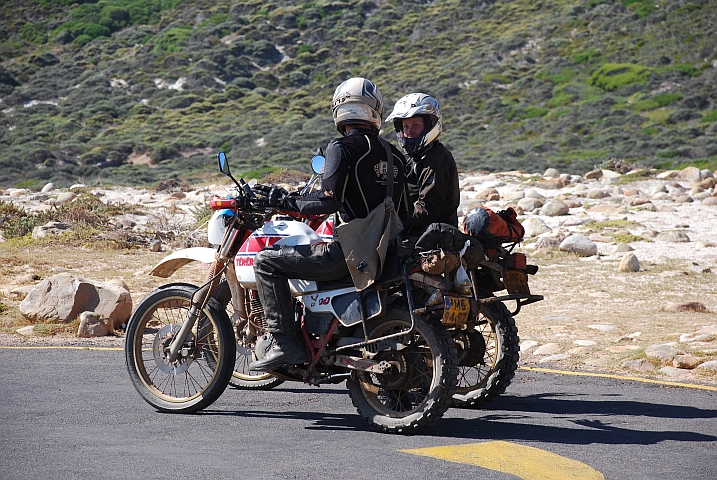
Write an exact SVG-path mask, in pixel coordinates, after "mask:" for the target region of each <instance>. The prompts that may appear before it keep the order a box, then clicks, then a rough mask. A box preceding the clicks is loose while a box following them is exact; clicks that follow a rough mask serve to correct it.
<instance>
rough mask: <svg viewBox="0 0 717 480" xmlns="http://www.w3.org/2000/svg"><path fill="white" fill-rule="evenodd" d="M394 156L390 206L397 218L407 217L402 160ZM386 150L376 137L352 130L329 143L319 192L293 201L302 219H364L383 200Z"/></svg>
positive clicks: (384, 193) (396, 154)
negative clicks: (334, 216) (331, 215)
mask: <svg viewBox="0 0 717 480" xmlns="http://www.w3.org/2000/svg"><path fill="white" fill-rule="evenodd" d="M391 151H392V152H393V177H394V186H393V203H394V205H395V206H396V212H398V214H399V217H401V218H402V219H403V218H405V217H406V216H407V214H408V197H407V193H406V189H405V180H404V179H405V162H406V161H405V159H404V158H403V155H401V153H400V152H399V151H398V150H397V149H396V148H395V147H394V146H393V145H391ZM386 167H387V163H386V149H385V148H384V146H383V143H382V142H381V140H380V139H379V137H378V135H376V134H375V133H372V132H371V131H369V130H360V129H352V130H349V131H348V132H347V134H346V136H344V137H340V138H337V139H335V140H332V141H331V142H329V145H328V147H326V163H325V166H324V176H323V179H322V181H321V190H320V191H318V192H312V193H309V194H307V195H304V196H302V197H298V198H296V199H295V200H296V206H297V209H298V210H299V212H301V213H303V214H305V215H312V214H321V213H333V212H336V211H339V212H340V214H341V219H342V220H343V221H344V222H348V221H350V220H352V219H354V218H364V217H366V215H368V213H369V212H370V211H371V210H373V209H374V208H375V207H376V206H378V205H379V204H381V203H382V202H383V199H384V198H386V179H387V175H386V173H387V172H386V170H387V168H386Z"/></svg>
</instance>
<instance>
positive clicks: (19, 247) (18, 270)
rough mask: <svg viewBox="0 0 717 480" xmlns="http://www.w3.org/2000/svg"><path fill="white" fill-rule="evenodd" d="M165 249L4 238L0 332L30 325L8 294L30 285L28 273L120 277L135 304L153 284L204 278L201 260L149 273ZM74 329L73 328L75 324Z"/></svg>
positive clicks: (0, 265)
mask: <svg viewBox="0 0 717 480" xmlns="http://www.w3.org/2000/svg"><path fill="white" fill-rule="evenodd" d="M168 253H169V252H167V251H162V252H151V251H149V250H148V249H138V248H134V249H130V250H117V249H107V248H102V246H101V244H99V245H98V244H93V245H90V246H89V247H88V246H78V245H74V246H73V245H63V244H61V245H57V244H54V245H53V246H52V247H51V248H50V243H49V241H47V242H44V243H33V244H19V242H5V243H3V247H2V248H1V249H0V285H1V286H2V290H0V302H2V303H3V304H4V305H6V308H5V309H4V310H3V311H0V332H2V333H14V332H15V331H16V330H17V328H19V327H23V326H26V325H30V322H28V321H27V320H26V319H25V318H24V317H23V316H22V315H21V314H20V311H19V305H20V301H19V299H18V298H16V297H14V296H12V295H10V293H9V292H10V291H12V290H13V289H15V288H17V287H22V286H26V285H32V284H35V283H37V282H38V281H37V280H35V281H33V280H32V279H31V275H35V276H37V277H39V278H40V279H45V278H48V277H51V276H53V275H57V274H58V273H61V272H70V273H73V274H75V275H78V276H80V277H84V278H86V279H88V280H95V281H99V282H106V281H109V280H113V279H121V280H122V281H123V282H124V283H125V284H126V285H127V286H128V287H129V290H130V293H131V295H132V301H133V303H134V304H135V305H137V304H138V303H139V302H140V301H141V299H142V297H144V296H145V295H146V294H147V293H149V292H150V291H151V290H153V289H154V288H157V287H158V286H160V285H163V284H165V283H169V282H180V281H184V282H190V283H195V284H197V283H200V282H201V281H202V279H203V278H204V270H203V265H199V264H190V265H187V266H186V267H184V268H182V269H181V270H180V271H179V272H178V273H177V274H176V275H175V276H174V277H172V278H170V279H165V278H158V277H152V276H149V275H147V272H149V271H150V270H151V268H152V267H153V266H154V265H156V264H157V263H158V262H159V261H160V260H161V259H162V258H164V257H165V256H166V255H167V254H168ZM65 327H67V325H63V326H62V327H60V328H59V331H58V329H54V330H53V329H52V328H50V327H42V328H41V329H40V330H39V332H38V333H41V332H42V331H45V332H46V333H47V334H57V333H63V330H66V328H65ZM70 330H71V331H72V332H73V333H76V332H77V325H75V326H74V330H73V329H72V328H70Z"/></svg>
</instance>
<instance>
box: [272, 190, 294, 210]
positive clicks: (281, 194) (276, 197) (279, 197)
mask: <svg viewBox="0 0 717 480" xmlns="http://www.w3.org/2000/svg"><path fill="white" fill-rule="evenodd" d="M288 196H289V192H287V191H286V190H285V189H283V188H281V187H271V190H269V194H268V195H267V199H268V200H269V206H270V207H273V208H279V209H281V208H283V207H284V199H285V198H286V197H288Z"/></svg>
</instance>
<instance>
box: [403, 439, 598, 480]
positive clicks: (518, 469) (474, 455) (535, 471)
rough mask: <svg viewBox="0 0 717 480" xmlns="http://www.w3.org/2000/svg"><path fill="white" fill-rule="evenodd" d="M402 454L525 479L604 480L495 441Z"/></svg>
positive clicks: (555, 458)
mask: <svg viewBox="0 0 717 480" xmlns="http://www.w3.org/2000/svg"><path fill="white" fill-rule="evenodd" d="M399 451H400V452H404V453H410V454H412V455H421V456H424V457H432V458H438V459H440V460H447V461H449V462H456V463H465V464H468V465H476V466H479V467H483V468H487V469H489V470H495V471H498V472H503V473H508V474H510V475H515V476H516V477H519V478H522V479H524V480H567V479H570V480H604V479H605V476H604V475H603V474H602V473H600V472H598V471H597V470H595V469H593V468H592V467H590V466H589V465H585V464H584V463H581V462H578V461H576V460H571V459H569V458H566V457H562V456H560V455H557V454H555V453H552V452H548V451H546V450H541V449H539V448H534V447H527V446H524V445H518V444H515V443H510V442H502V441H495V442H485V443H471V444H467V445H447V446H444V447H431V448H416V449H411V450H399Z"/></svg>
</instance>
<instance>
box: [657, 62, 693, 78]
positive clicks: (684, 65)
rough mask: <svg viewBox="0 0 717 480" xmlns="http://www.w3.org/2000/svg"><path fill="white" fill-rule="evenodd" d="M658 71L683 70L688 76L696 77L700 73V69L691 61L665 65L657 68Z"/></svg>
mask: <svg viewBox="0 0 717 480" xmlns="http://www.w3.org/2000/svg"><path fill="white" fill-rule="evenodd" d="M657 72H658V73H662V72H682V73H683V74H684V75H687V76H688V77H694V76H695V75H697V74H698V73H700V69H699V68H697V67H695V66H694V65H691V64H689V63H676V64H674V65H665V66H664V67H660V68H658V69H657Z"/></svg>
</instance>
